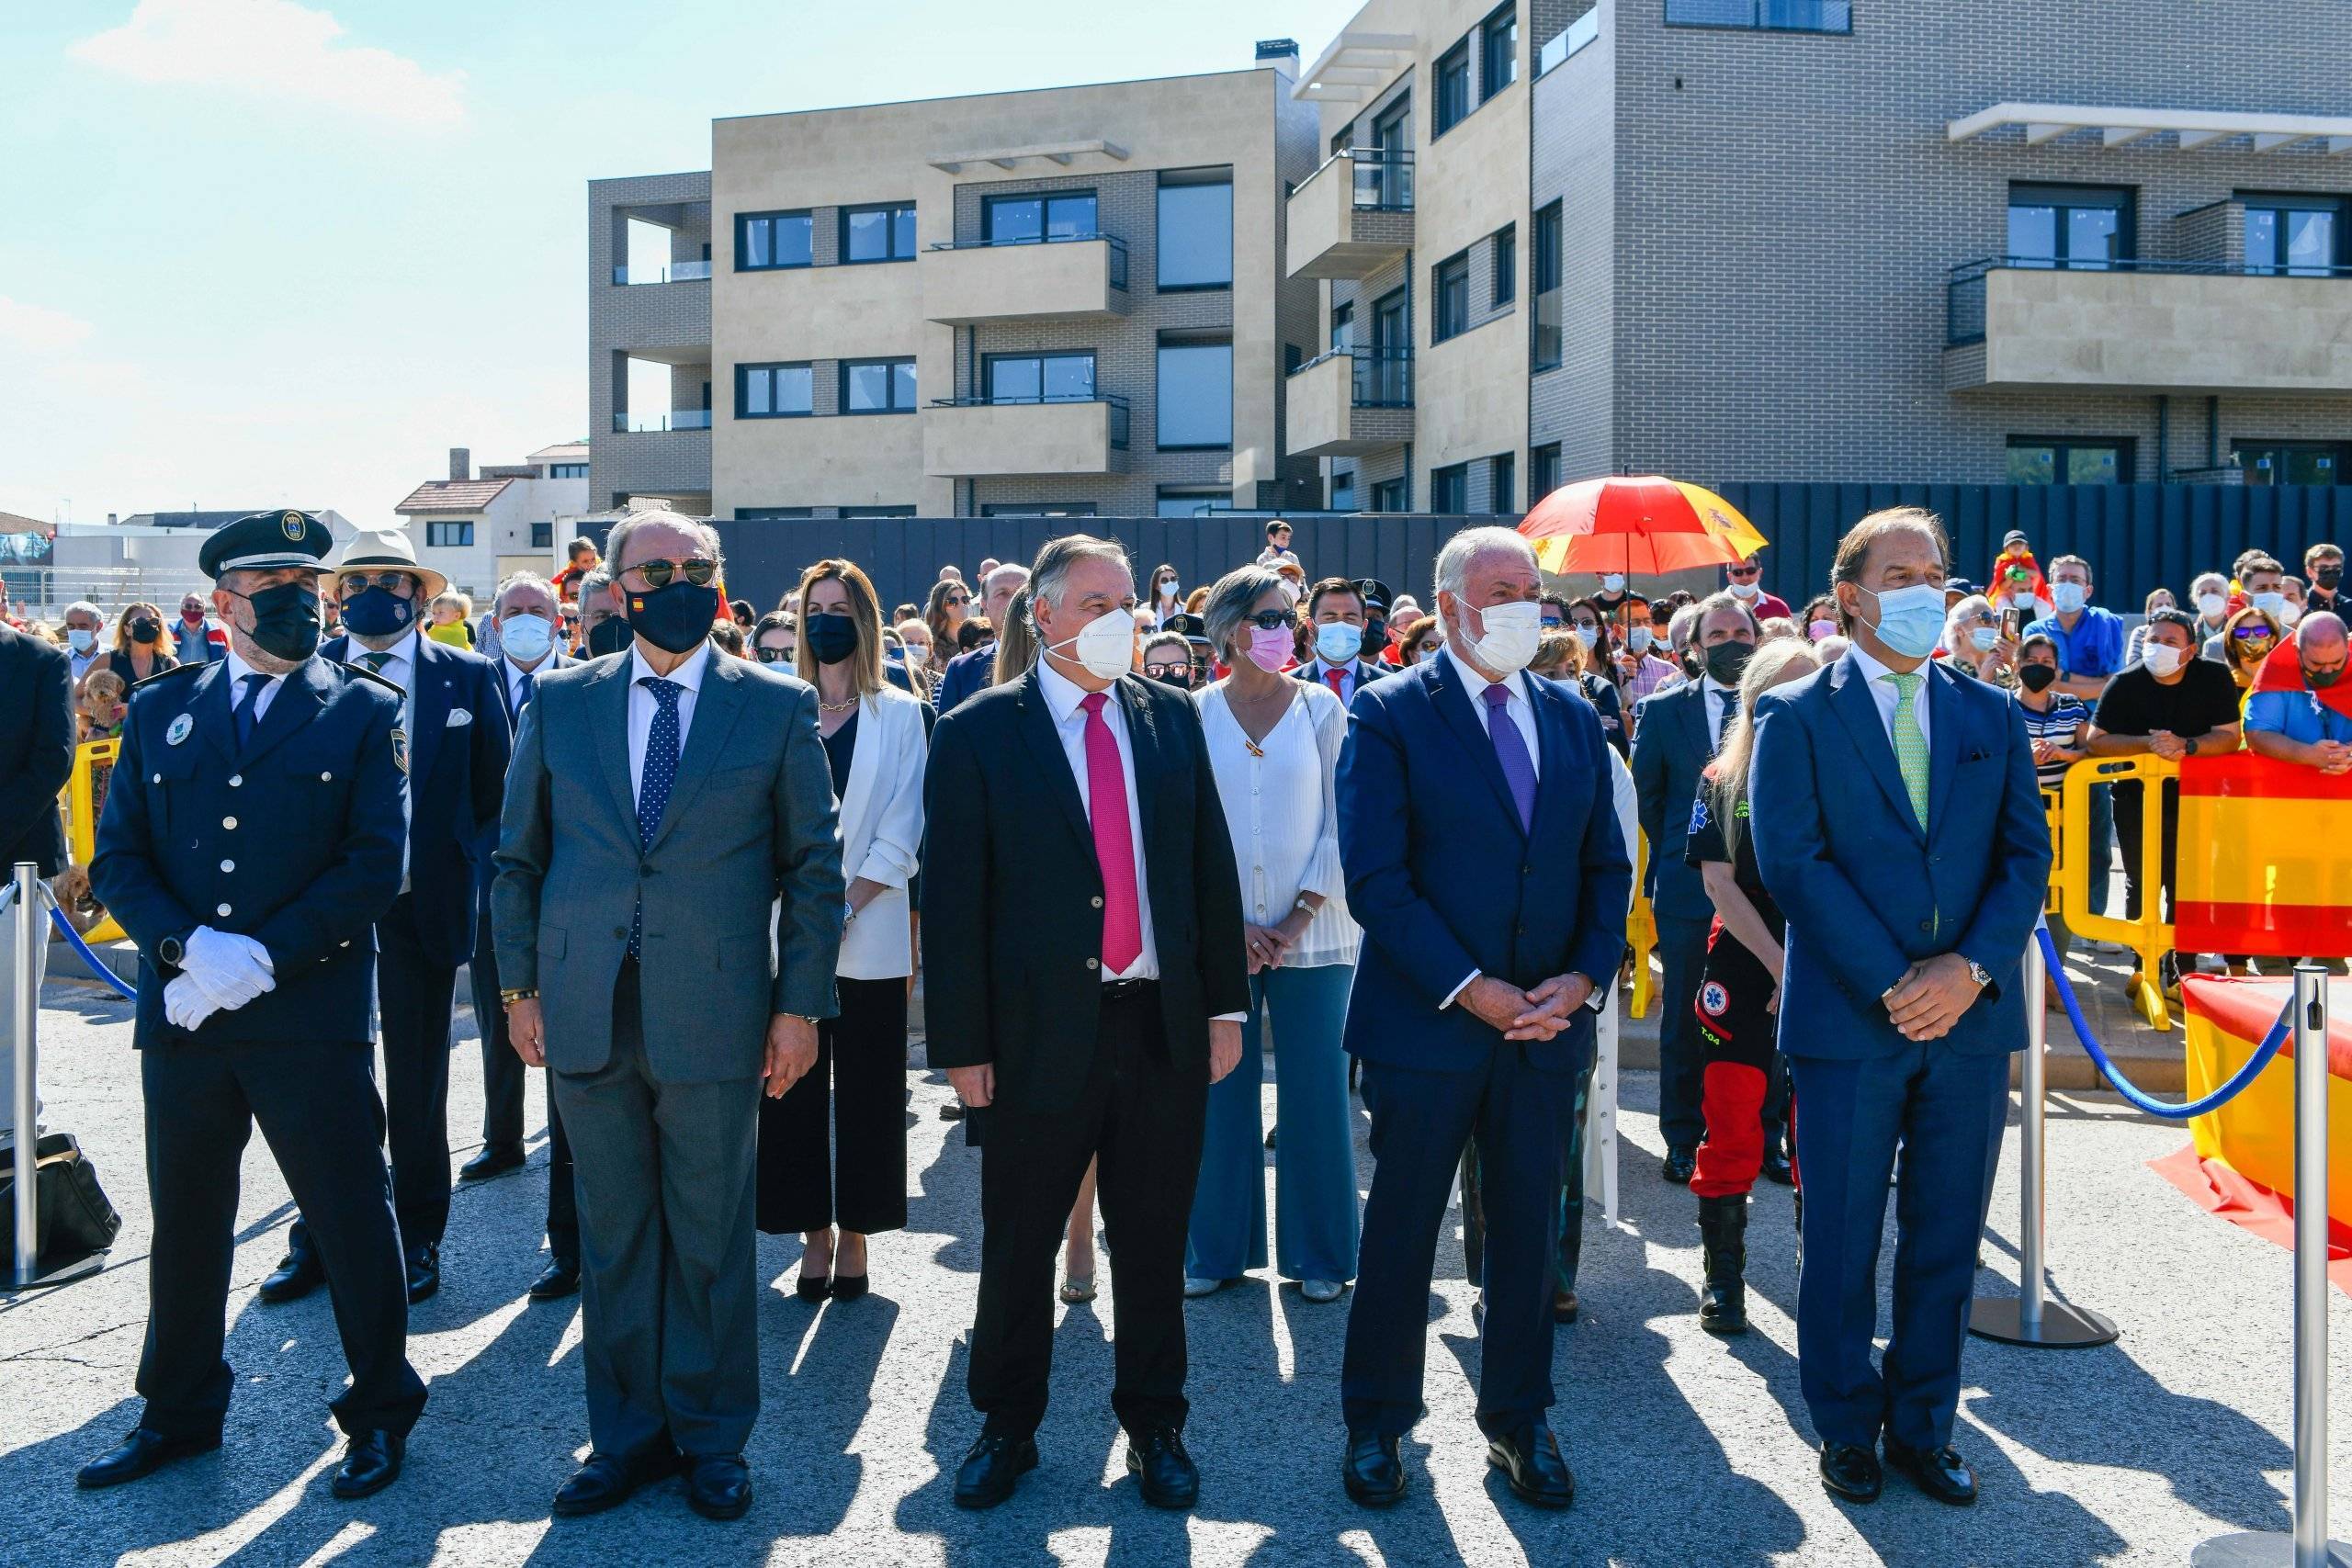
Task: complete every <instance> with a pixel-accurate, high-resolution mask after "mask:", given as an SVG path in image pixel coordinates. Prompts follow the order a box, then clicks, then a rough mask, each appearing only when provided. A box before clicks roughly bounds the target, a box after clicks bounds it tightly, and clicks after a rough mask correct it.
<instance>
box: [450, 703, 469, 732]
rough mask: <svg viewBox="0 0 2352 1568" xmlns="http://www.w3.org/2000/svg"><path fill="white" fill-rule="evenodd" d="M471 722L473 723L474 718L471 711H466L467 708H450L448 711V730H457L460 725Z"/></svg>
mask: <svg viewBox="0 0 2352 1568" xmlns="http://www.w3.org/2000/svg"><path fill="white" fill-rule="evenodd" d="M473 721H474V716H473V714H472V712H471V710H469V709H467V708H451V709H450V710H449V725H448V728H451V729H455V728H458V726H459V725H462V724H471V723H472V722H473Z"/></svg>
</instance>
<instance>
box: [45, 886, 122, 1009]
mask: <svg viewBox="0 0 2352 1568" xmlns="http://www.w3.org/2000/svg"><path fill="white" fill-rule="evenodd" d="M49 921H50V924H51V925H53V926H55V927H56V928H57V929H58V930H59V931H62V932H63V933H64V935H65V940H66V941H67V942H72V943H73V944H74V952H76V953H80V954H81V955H82V962H83V963H85V964H88V965H89V966H90V973H91V974H93V975H96V976H97V977H98V978H99V979H101V980H104V981H105V982H106V983H107V985H109V986H111V987H114V988H115V991H116V993H117V994H118V995H119V996H121V997H122V998H125V999H126V1000H129V1001H134V1002H135V1001H137V1000H138V999H139V993H138V991H136V990H135V989H133V988H132V987H129V986H126V985H124V984H123V983H122V976H119V975H118V974H116V973H115V972H114V971H113V970H111V969H109V968H107V965H106V961H105V960H104V959H102V958H100V957H99V956H98V955H97V954H96V953H92V952H91V951H90V944H89V943H88V942H84V941H83V940H82V933H81V932H80V931H75V930H74V928H73V927H72V926H71V925H69V924H68V923H67V922H66V919H65V911H64V910H62V909H61V908H58V907H57V906H56V905H54V904H51V906H50V907H49Z"/></svg>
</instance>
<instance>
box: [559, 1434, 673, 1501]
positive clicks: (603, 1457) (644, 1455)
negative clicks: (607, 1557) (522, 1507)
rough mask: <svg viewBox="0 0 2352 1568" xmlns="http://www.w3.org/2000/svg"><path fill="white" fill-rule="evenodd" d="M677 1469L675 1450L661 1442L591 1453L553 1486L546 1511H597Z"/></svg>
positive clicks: (627, 1497)
mask: <svg viewBox="0 0 2352 1568" xmlns="http://www.w3.org/2000/svg"><path fill="white" fill-rule="evenodd" d="M677 1472H678V1451H677V1450H675V1449H673V1448H672V1447H670V1445H669V1444H667V1443H664V1442H657V1443H652V1444H649V1445H648V1446H646V1447H645V1448H642V1449H639V1450H637V1451H636V1452H634V1453H628V1454H595V1453H592V1454H590V1455H589V1456H588V1461H587V1462H586V1463H585V1464H583V1465H582V1466H581V1467H580V1468H579V1469H578V1470H575V1471H573V1472H571V1480H569V1481H567V1482H565V1483H563V1484H562V1485H560V1486H559V1487H557V1488H556V1489H555V1501H554V1502H553V1503H551V1504H549V1505H548V1508H549V1511H550V1512H552V1513H553V1514H554V1515H555V1516H556V1517H558V1518H567V1519H569V1518H578V1517H581V1516H582V1515H583V1514H601V1513H603V1512H604V1511H605V1509H607V1508H612V1507H617V1506H620V1505H621V1504H623V1503H626V1502H628V1499H629V1497H630V1495H631V1494H633V1493H635V1492H636V1491H637V1489H638V1488H639V1487H640V1486H644V1485H648V1484H650V1483H653V1482H656V1481H660V1480H662V1479H664V1478H665V1477H668V1476H672V1475H675V1474H676V1473H677Z"/></svg>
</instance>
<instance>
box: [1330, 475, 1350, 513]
mask: <svg viewBox="0 0 2352 1568" xmlns="http://www.w3.org/2000/svg"><path fill="white" fill-rule="evenodd" d="M1355 509H1356V471H1355V470H1354V469H1353V468H1350V469H1349V470H1347V472H1345V473H1340V474H1333V475H1332V476H1331V510H1332V511H1334V512H1353V511H1354V510H1355Z"/></svg>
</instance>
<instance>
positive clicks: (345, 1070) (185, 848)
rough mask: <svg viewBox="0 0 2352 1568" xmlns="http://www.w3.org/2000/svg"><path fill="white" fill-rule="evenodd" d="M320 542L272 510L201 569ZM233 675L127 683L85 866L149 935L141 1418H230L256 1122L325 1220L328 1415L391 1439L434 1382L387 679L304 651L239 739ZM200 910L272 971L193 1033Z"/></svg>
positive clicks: (394, 742) (277, 557)
mask: <svg viewBox="0 0 2352 1568" xmlns="http://www.w3.org/2000/svg"><path fill="white" fill-rule="evenodd" d="M330 542H331V536H329V534H328V532H327V529H326V527H325V525H323V524H322V523H320V522H319V521H318V520H317V519H316V518H314V517H311V516H308V515H307V514H305V513H296V512H288V513H266V514H263V515H261V516H257V517H251V518H246V519H243V520H241V521H239V522H237V523H233V524H231V525H228V526H227V527H225V528H222V529H221V530H220V531H219V532H218V533H216V534H215V535H214V536H213V537H212V538H211V539H209V540H208V541H207V542H206V545H205V548H204V551H203V555H202V561H203V565H204V568H205V570H207V571H208V572H209V573H210V574H212V575H213V576H215V577H218V576H220V575H221V574H222V573H223V572H226V571H231V570H239V569H241V568H247V567H251V568H256V569H259V568H267V567H278V566H288V565H304V566H315V565H316V564H317V563H318V561H319V560H320V558H322V557H323V556H324V555H325V553H326V549H327V547H328V545H329V543H330ZM247 672H249V667H248V666H246V665H245V664H244V663H243V660H241V659H232V660H222V661H216V662H212V663H207V664H194V665H183V666H181V667H179V668H178V669H176V670H173V671H166V672H164V673H163V674H160V675H157V676H154V677H153V678H151V679H149V680H146V681H142V682H139V684H138V685H137V686H135V687H134V688H133V689H132V692H131V696H130V712H129V716H128V717H127V718H126V719H125V721H124V723H123V727H122V750H121V753H120V755H119V760H118V761H117V764H116V767H115V771H114V775H113V783H112V785H111V787H110V788H109V789H108V790H107V802H106V809H105V812H104V814H103V817H102V818H101V819H100V821H99V824H98V832H97V852H96V857H95V858H94V860H93V861H92V863H91V867H90V876H91V883H92V886H93V888H94V890H95V891H96V894H97V896H98V897H100V898H101V899H103V900H104V901H105V903H106V905H107V909H108V910H109V911H110V912H111V913H112V914H113V915H114V917H115V918H116V919H118V920H119V921H120V922H121V924H122V926H123V929H124V930H125V931H129V932H130V936H131V938H132V940H133V941H134V942H136V943H137V944H138V948H139V1005H138V1018H137V1024H136V1028H135V1031H134V1033H133V1036H132V1044H133V1045H134V1046H135V1047H136V1048H137V1049H138V1050H139V1052H140V1053H141V1058H140V1059H141V1085H142V1088H143V1090H144V1093H145V1098H146V1103H147V1107H148V1115H147V1176H148V1188H149V1192H150V1196H151V1199H152V1201H153V1207H154V1240H153V1247H152V1250H151V1252H150V1254H149V1259H148V1292H149V1319H148V1328H147V1340H146V1348H145V1349H144V1351H143V1352H142V1354H141V1358H140V1364H139V1379H138V1387H139V1392H140V1393H141V1394H142V1395H143V1396H144V1397H145V1399H146V1411H145V1414H144V1416H142V1417H141V1427H142V1429H144V1430H145V1431H148V1432H152V1433H154V1434H160V1436H161V1438H164V1439H169V1440H171V1441H173V1442H175V1443H176V1444H180V1445H185V1446H201V1445H203V1444H205V1443H206V1442H208V1441H209V1440H211V1439H213V1438H217V1435H218V1433H219V1431H220V1425H221V1420H222V1417H223V1416H224V1414H225V1413H226V1411H227V1409H228V1406H229V1395H230V1390H231V1388H232V1385H233V1382H234V1379H233V1377H232V1373H231V1371H230V1368H229V1366H228V1364H227V1362H226V1361H225V1360H224V1359H222V1340H223V1337H224V1332H223V1314H224V1312H225V1310H226V1306H227V1299H228V1291H229V1267H230V1258H231V1254H232V1249H233V1247H234V1245H235V1240H236V1236H235V1230H236V1215H237V1184H238V1166H239V1162H240V1159H241V1157H242V1156H243V1152H244V1146H245V1143H246V1140H247V1138H248V1137H250V1135H251V1133H252V1128H253V1126H254V1123H255V1122H258V1123H259V1124H260V1126H261V1131H262V1136H263V1137H264V1138H266V1140H267V1141H268V1143H269V1146H270V1151H271V1153H272V1154H273V1155H274V1156H276V1157H277V1163H278V1166H279V1168H280V1169H281V1170H283V1171H284V1172H285V1175H286V1179H287V1184H288V1186H289V1187H290V1188H291V1189H292V1190H293V1194H294V1197H295V1200H296V1201H298V1202H299V1203H300V1205H301V1206H302V1208H303V1210H304V1212H305V1213H308V1214H310V1215H311V1218H312V1220H313V1221H315V1222H316V1223H317V1226H318V1246H319V1250H320V1252H321V1255H322V1260H323V1262H324V1265H325V1269H326V1274H327V1279H328V1282H329V1284H330V1286H331V1288H332V1293H333V1296H334V1314H335V1325H336V1327H337V1329H338V1330H339V1331H340V1332H341V1335H342V1337H343V1348H344V1355H345V1359H346V1360H347V1361H348V1362H349V1365H350V1369H351V1378H352V1382H351V1386H350V1387H349V1388H348V1389H347V1390H345V1392H344V1393H343V1394H342V1396H341V1397H340V1398H338V1399H336V1400H335V1401H334V1404H333V1406H332V1407H333V1409H334V1416H335V1419H336V1421H337V1423H338V1424H339V1425H340V1426H341V1427H343V1429H344V1430H345V1432H347V1433H350V1434H352V1435H353V1437H354V1438H355V1439H356V1438H361V1437H362V1435H364V1434H368V1433H370V1432H379V1433H380V1432H389V1433H391V1434H394V1435H396V1436H400V1437H404V1436H405V1434H406V1433H407V1431H408V1430H409V1428H410V1427H412V1426H413V1424H414V1423H415V1420H416V1417H417V1414H418V1412H419V1411H421V1410H422V1409H423V1408H424V1384H423V1383H422V1382H420V1381H419V1380H418V1378H417V1375H416V1373H415V1371H413V1369H412V1368H411V1367H410V1366H409V1363H408V1359H407V1337H408V1298H407V1292H406V1289H405V1284H404V1280H403V1278H402V1269H401V1253H400V1240H399V1236H398V1234H397V1232H396V1230H395V1227H394V1221H393V1215H392V1204H391V1193H390V1183H389V1180H388V1179H387V1176H386V1172H385V1167H384V1158H383V1155H382V1153H381V1152H380V1146H379V1145H380V1141H381V1138H382V1134H383V1126H384V1111H383V1106H382V1104H381V1102H380V1101H379V1100H378V1099H377V1095H376V1086H375V1082H374V1077H373V1067H374V1059H375V1053H374V1049H373V1045H372V1043H371V1042H370V1039H369V1029H368V1001H369V991H370V988H371V987H372V985H373V982H374V979H375V966H376V954H375V944H374V942H373V940H372V937H371V934H370V927H371V925H372V924H373V922H374V921H375V919H377V917H378V916H379V915H380V914H381V913H382V912H383V911H384V910H385V909H386V908H389V907H390V904H391V902H392V899H393V897H394V895H396V894H397V893H398V892H399V890H400V882H401V859H402V854H403V849H404V845H405V841H406V838H407V829H408V807H407V781H406V777H405V774H404V772H403V767H404V763H403V761H402V758H401V750H402V747H403V745H404V742H403V739H402V737H401V731H400V721H401V700H400V695H399V694H398V693H397V692H396V691H394V690H392V689H390V687H388V686H386V685H385V684H384V683H383V682H379V681H377V680H375V679H373V678H372V677H370V676H368V675H366V674H364V673H362V672H361V671H356V670H350V669H346V668H344V667H342V666H340V665H336V664H333V663H330V662H328V661H327V660H323V659H320V658H317V657H316V656H313V657H311V658H309V659H307V660H303V661H302V662H301V663H300V664H298V665H296V666H295V667H294V669H293V670H292V671H289V672H288V673H287V674H286V675H284V676H283V677H282V678H281V679H279V680H277V682H275V685H274V687H273V688H271V689H270V691H269V697H268V701H267V704H266V706H259V705H258V704H256V705H257V706H259V717H258V720H257V721H256V722H255V723H254V725H253V728H252V730H251V734H250V736H249V738H248V739H246V740H245V741H244V742H243V744H242V745H241V744H240V743H239V740H238V724H237V721H236V716H235V715H234V714H233V713H232V706H231V703H232V686H233V685H235V684H236V679H237V677H238V676H240V675H242V674H244V673H247ZM200 926H209V927H210V928H212V929H213V930H215V931H224V932H232V933H235V934H237V935H240V936H243V937H246V938H250V939H251V940H253V941H254V942H259V943H260V944H261V946H262V947H263V948H264V949H266V952H267V953H268V958H269V964H270V967H271V971H272V975H273V977H274V979H275V982H276V984H275V988H273V989H271V990H269V991H267V992H265V993H263V994H262V995H260V996H258V997H256V998H254V999H253V1000H251V1001H249V1002H247V1003H245V1004H244V1005H243V1006H241V1007H237V1008H235V1009H233V1010H221V1011H217V1012H214V1013H212V1014H211V1015H210V1016H209V1017H207V1018H205V1019H204V1020H203V1021H201V1022H200V1023H199V1024H198V1026H197V1028H196V1029H195V1030H194V1031H193V1032H191V1031H189V1030H186V1029H182V1028H180V1027H178V1026H177V1025H175V1024H174V1023H172V1022H171V1021H168V1020H167V1019H166V1017H165V1015H164V988H165V987H166V986H167V985H168V984H169V983H170V982H171V981H172V980H173V979H175V977H176V976H177V975H178V973H179V971H178V969H177V967H176V962H177V960H178V959H179V958H180V957H181V956H182V955H183V953H184V948H183V944H184V943H185V942H187V939H188V938H189V936H190V935H191V933H193V932H194V931H196V929H197V928H198V927H200ZM93 1468H94V1469H96V1467H93ZM146 1468H152V1466H149V1467H146ZM143 1472H144V1470H143V1468H131V1469H130V1470H129V1472H128V1473H118V1474H115V1475H113V1476H110V1477H106V1478H103V1479H98V1480H93V1479H91V1478H89V1477H87V1476H85V1484H104V1483H108V1482H109V1481H111V1480H114V1479H130V1478H131V1477H132V1476H134V1475H136V1474H138V1473H143Z"/></svg>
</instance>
